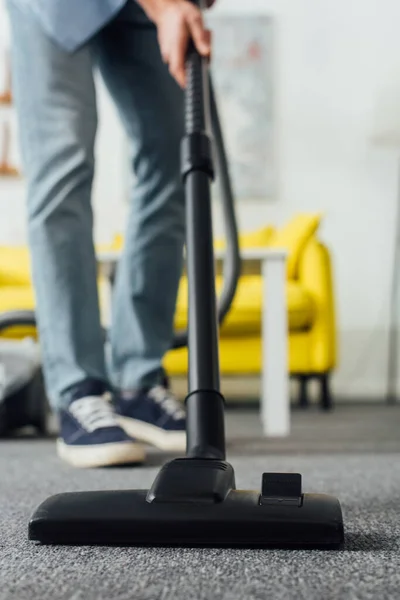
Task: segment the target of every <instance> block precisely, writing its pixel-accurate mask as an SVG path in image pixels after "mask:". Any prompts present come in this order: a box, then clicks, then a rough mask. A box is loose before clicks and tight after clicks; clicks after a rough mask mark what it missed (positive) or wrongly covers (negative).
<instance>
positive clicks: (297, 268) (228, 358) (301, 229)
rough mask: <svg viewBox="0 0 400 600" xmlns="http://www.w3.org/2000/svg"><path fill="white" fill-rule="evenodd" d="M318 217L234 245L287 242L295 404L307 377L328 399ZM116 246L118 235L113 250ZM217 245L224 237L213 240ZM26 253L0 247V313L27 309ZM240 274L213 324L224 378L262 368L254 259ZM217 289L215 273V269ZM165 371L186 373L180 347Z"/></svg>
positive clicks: (329, 339) (332, 327)
mask: <svg viewBox="0 0 400 600" xmlns="http://www.w3.org/2000/svg"><path fill="white" fill-rule="evenodd" d="M320 221H321V216H320V215H318V214H317V215H316V214H311V215H310V214H300V215H296V216H295V217H294V218H293V219H291V220H290V221H289V223H287V224H286V225H285V226H284V227H282V228H280V229H274V228H273V227H271V226H265V227H262V228H261V229H259V230H258V231H255V232H251V233H247V234H242V235H241V236H240V247H241V248H251V247H260V246H269V247H279V248H286V249H287V250H288V261H287V287H286V297H287V305H288V323H289V331H288V356H289V369H290V374H291V376H293V377H295V378H297V379H298V380H299V381H300V398H299V400H300V404H301V405H303V406H305V405H306V404H307V402H308V394H307V391H308V385H307V384H308V381H309V380H310V379H312V378H314V379H318V380H319V382H320V390H321V396H320V398H321V404H322V406H324V407H326V408H328V407H329V406H330V405H331V394H330V389H329V376H330V374H331V373H332V371H333V369H334V368H335V365H336V361H337V348H336V323H335V306H334V293H333V281H332V269H331V260H330V255H329V252H328V250H327V248H326V247H325V245H324V244H323V243H322V242H321V241H320V240H319V239H318V236H317V232H318V227H319V224H320ZM122 246H123V238H122V237H121V236H117V237H116V238H115V240H114V242H113V244H112V247H113V248H114V249H119V248H121V247H122ZM215 246H216V247H217V248H223V247H224V240H216V241H215ZM29 265H30V263H29V255H28V251H27V249H26V248H18V247H11V248H10V247H1V246H0V312H3V311H8V310H16V309H34V306H35V301H34V294H33V291H32V286H31V279H30V268H29ZM247 267H248V268H247V269H246V268H245V269H244V270H243V272H242V275H241V278H240V281H239V286H238V290H237V294H236V297H235V299H234V302H233V306H232V308H231V310H230V312H229V314H228V315H227V317H226V319H225V321H224V323H223V325H222V327H221V329H220V363H221V373H222V375H223V376H232V375H240V376H242V375H244V376H246V375H258V374H259V373H260V371H261V337H260V326H261V297H262V293H261V275H260V274H259V271H258V272H257V269H255V267H256V265H247ZM103 283H104V282H102V281H101V280H99V285H100V288H101V289H104V294H103V293H100V302H101V305H102V310H108V307H105V303H106V298H107V296H106V288H105V287H103ZM216 285H217V290H219V289H221V286H222V277H221V275H217V281H216ZM186 318H187V279H186V276H183V277H182V279H181V284H180V288H179V293H178V301H177V309H176V315H175V327H176V328H177V329H183V328H185V327H186V323H187V320H186ZM3 335H4V336H7V337H18V338H21V337H25V336H35V335H36V332H35V330H34V329H33V328H26V327H25V328H21V327H18V328H15V330H12V331H10V330H9V331H7V332H5V333H4V334H3ZM164 366H165V368H166V371H167V372H168V373H169V374H170V375H172V376H178V375H179V376H182V375H186V373H187V349H186V348H181V349H178V350H171V351H170V352H169V353H168V354H167V356H166V358H165V364H164Z"/></svg>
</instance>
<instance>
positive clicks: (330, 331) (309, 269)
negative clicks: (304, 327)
mask: <svg viewBox="0 0 400 600" xmlns="http://www.w3.org/2000/svg"><path fill="white" fill-rule="evenodd" d="M298 276H299V282H300V283H301V285H302V286H303V287H304V289H305V290H306V291H307V292H308V293H309V294H310V296H311V297H312V298H313V301H314V304H315V318H314V321H313V326H312V330H311V336H312V355H313V359H312V363H313V364H314V365H315V366H316V370H317V371H318V372H327V371H331V370H332V369H333V368H334V367H335V366H336V361H337V341H336V312H335V296H334V285H333V272H332V262H331V257H330V254H329V251H328V249H327V247H326V246H325V245H324V244H323V243H321V242H320V241H319V240H317V239H316V238H312V239H311V240H309V242H308V243H307V245H306V246H305V248H304V250H303V252H302V255H301V259H300V263H299V271H298Z"/></svg>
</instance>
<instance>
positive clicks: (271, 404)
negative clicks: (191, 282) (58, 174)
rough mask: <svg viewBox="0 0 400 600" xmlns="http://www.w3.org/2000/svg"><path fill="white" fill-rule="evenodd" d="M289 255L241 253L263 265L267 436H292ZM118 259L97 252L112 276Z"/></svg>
mask: <svg viewBox="0 0 400 600" xmlns="http://www.w3.org/2000/svg"><path fill="white" fill-rule="evenodd" d="M286 256H287V253H286V251H285V250H280V249H269V248H265V247H261V248H251V249H247V250H242V251H241V259H242V261H257V262H259V263H260V265H261V274H262V281H263V298H262V313H261V314H262V317H261V331H262V335H261V338H262V373H261V378H262V384H261V421H262V425H263V431H264V435H266V436H268V437H284V436H287V435H289V433H290V403H289V378H288V346H287V344H288V324H287V306H286ZM119 257H120V251H117V250H116V251H106V252H101V251H100V252H98V254H97V260H98V263H99V266H100V268H101V272H102V273H103V274H104V275H106V276H107V277H109V276H110V275H111V273H112V272H113V270H114V268H115V265H116V263H117V262H118V259H119ZM215 258H216V259H217V260H221V259H223V258H224V251H219V250H216V251H215Z"/></svg>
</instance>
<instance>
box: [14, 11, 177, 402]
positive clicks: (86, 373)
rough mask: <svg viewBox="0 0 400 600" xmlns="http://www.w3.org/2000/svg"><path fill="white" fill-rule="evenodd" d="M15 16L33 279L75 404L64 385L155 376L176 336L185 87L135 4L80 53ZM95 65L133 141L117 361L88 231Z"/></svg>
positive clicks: (46, 348) (50, 361) (51, 370)
mask: <svg viewBox="0 0 400 600" xmlns="http://www.w3.org/2000/svg"><path fill="white" fill-rule="evenodd" d="M83 1H84V0H83ZM86 1H87V0H86ZM9 14H10V21H11V31H12V40H13V45H12V60H13V84H14V94H15V100H16V107H17V112H18V119H19V132H20V146H21V152H22V159H23V168H24V174H25V177H26V182H27V196H28V200H27V212H28V232H29V246H30V252H31V262H32V278H33V285H34V290H35V296H36V308H37V318H38V328H39V335H40V343H41V350H42V353H43V366H44V374H45V378H46V384H47V389H48V393H49V397H50V400H51V403H52V405H53V407H54V408H58V407H60V406H61V405H63V403H65V402H68V400H69V396H68V390H69V389H70V388H72V386H74V385H76V384H78V383H79V382H80V381H83V380H84V379H86V378H94V379H97V380H103V381H104V382H107V383H108V382H110V381H111V383H112V385H113V386H114V387H117V388H121V389H136V388H138V387H143V386H148V385H153V384H155V383H157V382H158V381H159V377H160V370H161V365H162V360H163V357H164V355H165V353H166V351H167V350H168V348H169V347H170V344H171V341H172V336H173V320H174V312H175V304H176V296H177V290H178V285H179V279H180V275H181V270H182V251H183V243H184V210H185V207H184V193H183V186H182V182H181V178H180V159H179V155H180V151H179V148H180V140H181V137H182V135H183V94H182V91H181V90H180V88H179V86H178V85H177V84H176V83H175V81H174V80H173V79H172V77H171V76H170V75H169V72H168V69H167V67H166V66H165V65H164V63H163V62H162V60H161V56H160V52H159V48H158V43H157V33H156V29H155V27H154V26H153V24H152V23H150V21H149V20H148V19H147V17H146V16H145V14H144V12H143V11H142V9H141V8H140V7H139V6H138V5H137V4H136V3H135V2H130V3H128V4H127V5H126V6H125V8H124V9H123V10H122V11H121V12H120V13H119V15H118V16H117V17H116V18H115V19H114V20H113V21H112V22H111V23H109V24H108V25H107V26H106V27H105V28H104V29H103V30H102V31H101V32H100V33H99V34H97V35H96V36H95V37H94V38H93V39H92V40H91V42H90V43H89V44H87V45H85V46H84V47H82V48H80V49H79V50H78V51H77V52H75V53H73V54H69V53H66V52H64V51H63V50H62V49H61V48H60V47H59V46H58V45H57V44H55V43H54V42H53V41H52V40H51V39H49V38H48V37H47V36H46V34H45V33H44V32H43V30H42V29H41V28H40V26H39V24H38V23H37V22H36V20H35V18H34V17H33V16H31V15H30V13H29V12H28V11H27V12H25V11H23V10H20V9H18V8H16V7H15V6H14V5H13V4H12V2H9ZM97 68H98V69H99V71H100V73H101V75H102V77H103V79H104V81H105V84H106V85H107V87H108V90H109V91H110V93H111V96H112V98H113V100H114V101H115V103H116V106H117V108H118V111H119V114H120V116H121V119H122V122H123V124H124V127H125V129H126V132H127V134H128V136H129V139H130V142H131V144H132V151H133V153H132V163H131V166H132V169H133V171H134V173H135V179H136V182H135V185H134V189H133V192H132V200H131V209H130V216H129V219H128V224H127V230H126V233H125V247H124V251H123V255H122V258H121V260H120V263H119V265H118V270H117V275H116V281H115V288H114V296H113V316H112V325H111V331H110V339H111V347H112V350H111V360H110V364H108V361H107V364H106V360H105V353H104V345H103V338H102V331H101V325H100V311H99V300H98V290H97V281H96V278H97V266H96V259H95V251H94V245H93V233H92V230H93V214H92V208H91V191H92V180H93V172H94V166H95V164H94V142H95V135H96V127H97V114H96V91H95V85H94V70H95V69H97ZM109 151H110V152H112V151H113V149H112V148H110V149H109ZM110 202H112V199H110Z"/></svg>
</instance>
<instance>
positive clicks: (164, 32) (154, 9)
mask: <svg viewBox="0 0 400 600" xmlns="http://www.w3.org/2000/svg"><path fill="white" fill-rule="evenodd" d="M136 1H137V2H138V4H140V5H141V7H142V8H143V10H144V11H145V12H146V14H147V16H148V17H149V18H150V19H151V20H152V21H153V22H154V23H155V24H156V26H157V30H158V42H159V45H160V50H161V55H162V57H163V60H164V61H165V62H166V63H167V64H168V66H169V70H170V73H171V75H172V76H173V77H174V78H175V79H176V81H177V82H178V83H179V85H180V86H181V87H185V79H186V77H185V56H186V51H187V47H188V42H189V39H190V38H192V39H193V42H194V44H195V46H196V48H197V50H198V52H199V53H200V54H201V55H202V56H205V57H206V58H209V57H210V54H211V34H210V32H209V31H208V30H207V29H206V28H205V26H204V21H203V16H202V13H201V10H200V9H199V8H198V7H197V6H195V5H194V4H192V3H191V2H189V1H188V0H136ZM213 3H214V0H207V5H208V6H211V5H212V4H213Z"/></svg>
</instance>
